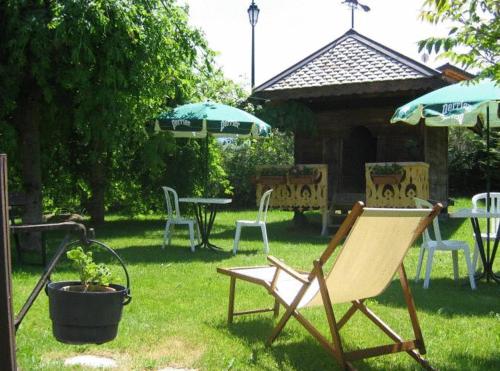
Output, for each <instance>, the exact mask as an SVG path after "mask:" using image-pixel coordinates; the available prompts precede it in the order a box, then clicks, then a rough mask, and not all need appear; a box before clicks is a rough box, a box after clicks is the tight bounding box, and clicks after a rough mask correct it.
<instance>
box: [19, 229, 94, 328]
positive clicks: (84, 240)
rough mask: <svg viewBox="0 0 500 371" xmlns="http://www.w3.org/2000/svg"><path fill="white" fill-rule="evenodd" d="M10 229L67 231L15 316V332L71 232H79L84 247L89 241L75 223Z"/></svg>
mask: <svg viewBox="0 0 500 371" xmlns="http://www.w3.org/2000/svg"><path fill="white" fill-rule="evenodd" d="M10 229H11V230H13V231H19V232H46V231H60V230H66V231H67V233H66V236H64V238H63V240H62V241H61V243H60V244H59V247H58V248H57V251H56V253H55V255H54V256H53V257H52V259H51V261H50V262H49V264H48V265H47V266H46V267H45V269H44V271H43V273H42V276H41V277H40V279H39V280H38V282H37V283H36V285H35V287H34V288H33V291H32V292H31V294H30V295H29V296H28V299H26V302H25V303H24V305H23V307H22V308H21V310H20V311H19V314H18V315H17V316H16V318H15V320H14V327H15V330H16V332H17V329H18V328H19V326H20V325H21V322H22V321H23V319H24V317H26V314H27V313H28V311H29V310H30V308H31V306H32V305H33V303H34V302H35V300H36V298H37V297H38V295H39V294H40V292H41V291H42V289H43V287H44V286H45V284H46V283H47V282H48V281H49V280H50V275H51V274H52V272H53V271H54V269H55V267H56V264H57V263H58V261H59V259H61V257H62V255H63V254H64V252H65V251H66V249H67V247H68V245H70V239H71V232H75V231H76V232H79V233H80V234H81V236H80V241H81V242H82V243H83V244H85V245H86V244H88V243H89V239H88V234H87V229H86V228H85V226H84V225H83V224H79V223H75V222H65V223H53V224H31V225H16V226H11V227H10ZM89 234H91V235H93V234H94V230H93V229H89Z"/></svg>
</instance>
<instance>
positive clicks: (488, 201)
mask: <svg viewBox="0 0 500 371" xmlns="http://www.w3.org/2000/svg"><path fill="white" fill-rule="evenodd" d="M490 192H491V174H490V106H489V104H488V106H486V211H487V212H488V213H489V212H490V209H491V199H490ZM486 236H488V237H487V238H486V256H491V255H490V246H491V244H490V240H491V238H490V237H491V236H490V216H489V215H488V217H487V218H486ZM484 268H485V270H488V267H484ZM491 272H492V273H493V266H491ZM489 281H490V276H489V274H488V273H486V282H489Z"/></svg>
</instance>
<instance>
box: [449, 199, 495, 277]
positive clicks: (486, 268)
mask: <svg viewBox="0 0 500 371" xmlns="http://www.w3.org/2000/svg"><path fill="white" fill-rule="evenodd" d="M498 217H500V212H494V211H490V212H488V211H486V210H485V209H459V210H458V211H455V212H453V213H450V218H470V221H471V223H472V229H473V231H474V236H475V238H476V242H477V247H478V249H479V255H480V256H481V261H482V262H483V271H482V272H481V273H479V275H478V276H477V277H476V280H481V279H483V278H485V279H486V282H489V281H490V279H492V280H493V281H496V282H500V276H499V275H497V274H495V272H493V262H494V261H495V255H496V253H497V249H498V243H499V241H500V228H499V229H498V230H497V233H496V236H495V240H494V242H493V247H492V249H491V240H490V239H488V240H487V242H486V250H485V248H484V244H483V239H482V237H481V229H480V227H479V219H480V218H483V219H484V218H498Z"/></svg>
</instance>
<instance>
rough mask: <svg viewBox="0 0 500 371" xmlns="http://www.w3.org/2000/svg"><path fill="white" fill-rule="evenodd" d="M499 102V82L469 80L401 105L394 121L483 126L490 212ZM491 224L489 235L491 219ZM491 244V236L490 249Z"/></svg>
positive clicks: (498, 124) (429, 124) (431, 124)
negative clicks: (492, 154) (493, 137)
mask: <svg viewBox="0 0 500 371" xmlns="http://www.w3.org/2000/svg"><path fill="white" fill-rule="evenodd" d="M499 102H500V86H499V85H498V84H497V83H496V82H494V81H492V80H490V79H484V80H480V81H465V82H460V83H456V84H453V85H449V86H446V87H444V88H441V89H437V90H435V91H433V92H430V93H428V94H425V95H423V96H421V97H420V98H417V99H415V100H413V101H411V102H409V103H407V104H405V105H403V106H401V107H399V108H398V109H397V110H396V112H395V113H394V115H393V116H392V118H391V123H397V122H405V123H408V124H411V125H416V124H418V123H419V122H420V120H423V122H424V123H425V125H427V126H438V127H443V126H463V127H476V125H478V124H479V125H480V126H482V128H484V129H485V130H484V131H485V133H486V193H487V197H486V208H487V210H488V211H490V206H491V199H490V191H491V169H490V129H491V128H498V127H500V117H499ZM487 227H488V232H487V234H488V235H489V234H490V230H489V227H490V223H489V218H488V221H487ZM489 245H490V239H488V250H489ZM493 255H494V254H493Z"/></svg>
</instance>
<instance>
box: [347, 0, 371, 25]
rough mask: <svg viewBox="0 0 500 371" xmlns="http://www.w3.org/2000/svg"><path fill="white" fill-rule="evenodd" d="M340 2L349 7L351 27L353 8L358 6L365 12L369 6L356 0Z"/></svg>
mask: <svg viewBox="0 0 500 371" xmlns="http://www.w3.org/2000/svg"><path fill="white" fill-rule="evenodd" d="M342 4H347V6H348V7H349V8H351V28H352V29H354V10H357V9H359V8H361V9H363V10H364V11H365V12H369V11H370V7H369V6H368V5H364V4H361V3H360V2H359V1H358V0H344V1H342Z"/></svg>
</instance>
